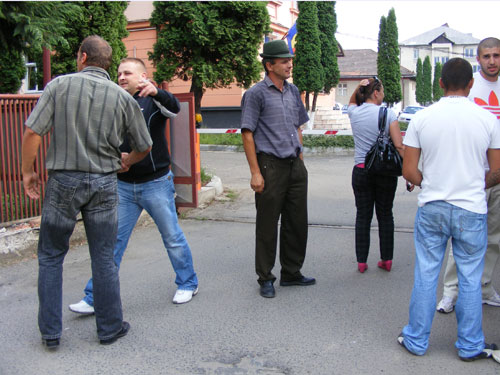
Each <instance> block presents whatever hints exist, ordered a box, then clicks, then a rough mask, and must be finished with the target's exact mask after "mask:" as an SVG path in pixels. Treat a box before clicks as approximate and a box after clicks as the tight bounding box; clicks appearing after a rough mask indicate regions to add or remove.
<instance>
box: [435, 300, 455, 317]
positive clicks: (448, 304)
mask: <svg viewBox="0 0 500 375" xmlns="http://www.w3.org/2000/svg"><path fill="white" fill-rule="evenodd" d="M454 308H455V300H454V299H453V298H451V297H448V296H443V298H442V299H441V301H439V303H438V305H437V307H436V310H437V311H438V312H440V313H443V314H448V313H451V312H452V311H453V309H454Z"/></svg>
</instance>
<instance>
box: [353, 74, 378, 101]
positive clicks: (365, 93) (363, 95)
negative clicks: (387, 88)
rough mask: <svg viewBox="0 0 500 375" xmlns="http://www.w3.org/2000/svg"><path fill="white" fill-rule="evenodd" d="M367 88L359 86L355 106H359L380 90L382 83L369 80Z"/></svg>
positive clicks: (372, 79) (374, 78)
mask: <svg viewBox="0 0 500 375" xmlns="http://www.w3.org/2000/svg"><path fill="white" fill-rule="evenodd" d="M368 81H369V82H370V83H368V85H367V86H359V87H358V89H357V90H356V104H357V105H361V104H363V103H364V102H366V100H367V99H368V98H369V97H370V96H371V95H372V94H373V92H374V91H380V90H381V89H382V82H381V81H380V80H379V79H378V78H377V77H373V78H369V79H368Z"/></svg>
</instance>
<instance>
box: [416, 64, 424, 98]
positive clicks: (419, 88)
mask: <svg viewBox="0 0 500 375" xmlns="http://www.w3.org/2000/svg"><path fill="white" fill-rule="evenodd" d="M423 92H424V70H423V66H422V59H421V58H420V57H419V58H418V60H417V82H416V88H415V100H416V101H417V103H419V104H420V105H423V104H424V95H423Z"/></svg>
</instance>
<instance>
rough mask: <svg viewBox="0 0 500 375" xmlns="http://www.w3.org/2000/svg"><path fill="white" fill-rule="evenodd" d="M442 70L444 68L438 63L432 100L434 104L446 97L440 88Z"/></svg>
mask: <svg viewBox="0 0 500 375" xmlns="http://www.w3.org/2000/svg"><path fill="white" fill-rule="evenodd" d="M442 70H443V66H442V65H441V63H436V65H435V66H434V81H433V82H432V100H433V101H434V102H437V101H439V99H441V97H442V96H443V95H444V92H443V89H442V88H441V86H439V79H440V78H441V72H442Z"/></svg>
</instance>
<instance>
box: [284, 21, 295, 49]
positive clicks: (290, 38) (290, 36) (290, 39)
mask: <svg viewBox="0 0 500 375" xmlns="http://www.w3.org/2000/svg"><path fill="white" fill-rule="evenodd" d="M296 36H297V23H294V24H293V26H292V27H290V30H288V33H287V34H286V36H285V37H286V41H287V43H288V49H289V50H290V53H293V54H295V38H296Z"/></svg>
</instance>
